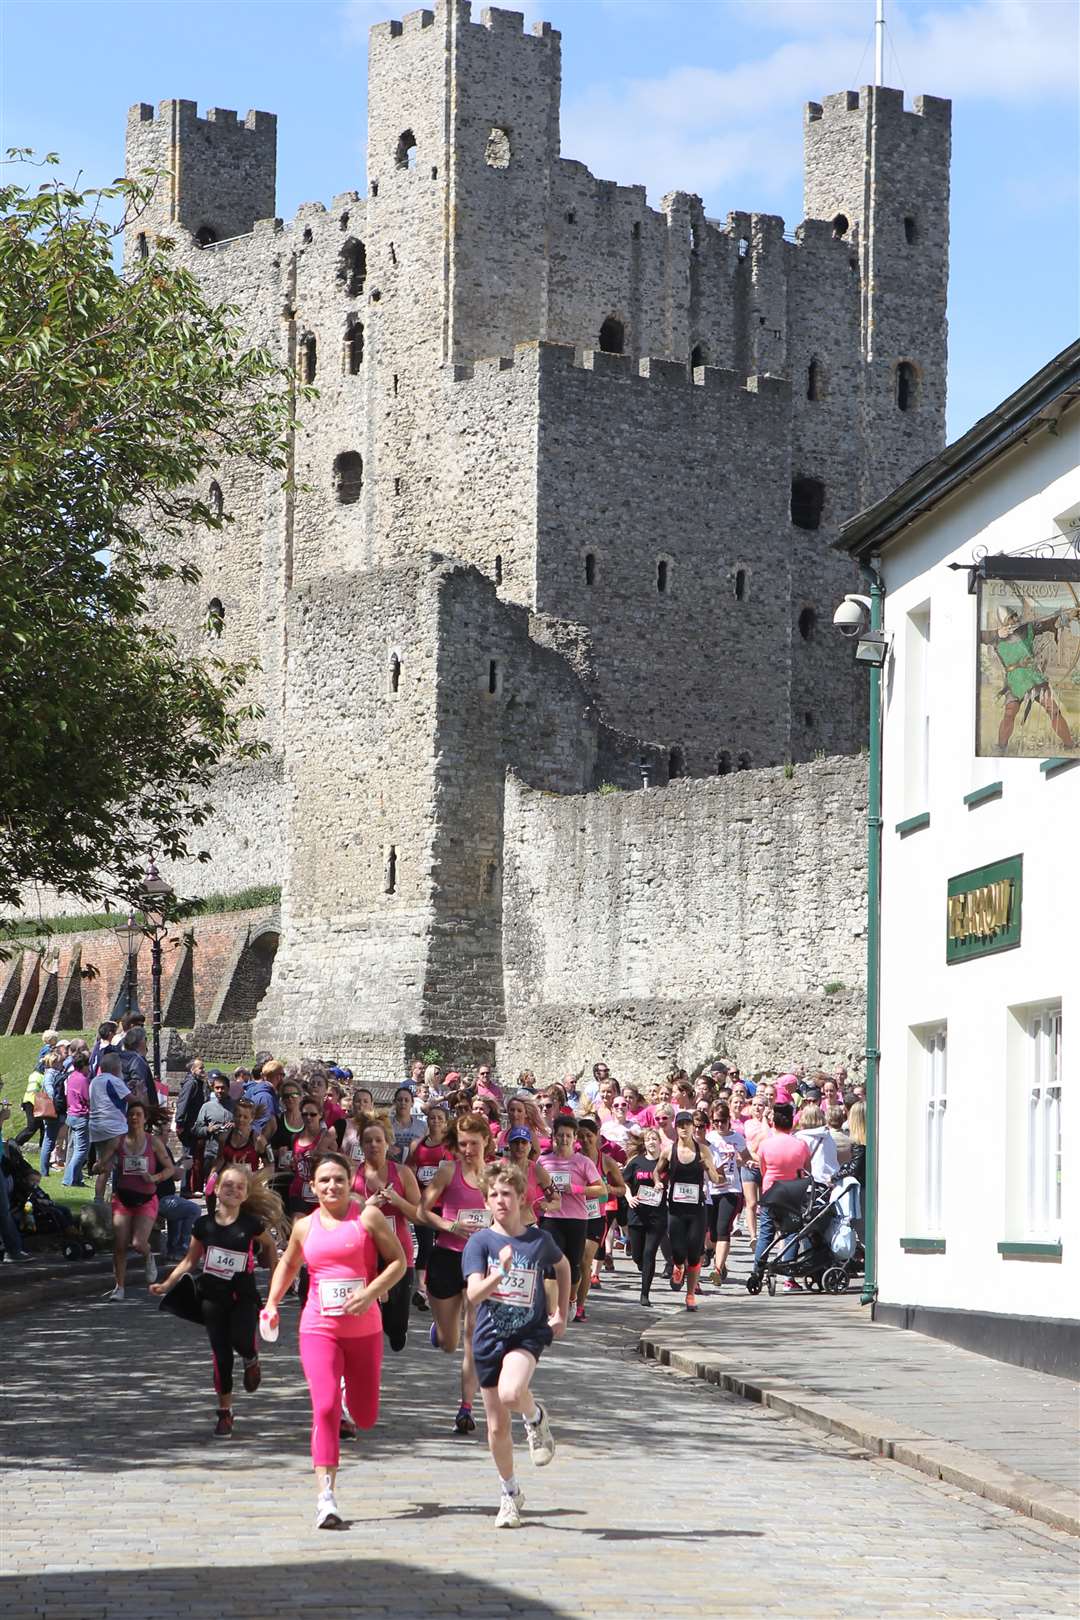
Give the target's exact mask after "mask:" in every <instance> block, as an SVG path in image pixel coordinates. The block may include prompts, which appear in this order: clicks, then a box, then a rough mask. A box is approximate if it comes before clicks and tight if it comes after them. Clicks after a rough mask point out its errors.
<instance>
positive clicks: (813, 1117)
mask: <svg viewBox="0 0 1080 1620" xmlns="http://www.w3.org/2000/svg"><path fill="white" fill-rule="evenodd" d="M795 1135H796V1136H797V1137H798V1138H799V1140H800V1142H805V1143H806V1145H807V1147H808V1148H809V1149H810V1174H811V1175H812V1176H813V1178H814V1180H815V1181H831V1180H832V1178H833V1177H834V1176H835V1175H836V1172H837V1171H838V1170H839V1168H840V1160H839V1158H838V1156H837V1152H836V1143H835V1142H834V1141H833V1137H832V1132H831V1131H830V1130H829V1127H828V1126H827V1125H826V1123H825V1115H824V1114H823V1113H822V1112H821V1109H820V1108H819V1107H818V1105H817V1103H807V1104H806V1106H805V1107H804V1108H802V1109H800V1111H799V1129H798V1130H797V1131H796V1132H795Z"/></svg>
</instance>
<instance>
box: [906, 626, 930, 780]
mask: <svg viewBox="0 0 1080 1620" xmlns="http://www.w3.org/2000/svg"><path fill="white" fill-rule="evenodd" d="M930 637H931V613H930V603H929V602H923V603H922V605H921V606H920V607H917V608H914V609H913V610H912V611H911V612H910V613H909V614H908V616H907V634H906V637H905V657H906V659H907V671H906V676H905V693H906V697H905V702H906V708H907V713H906V716H905V725H904V729H905V733H906V746H905V755H906V761H905V771H904V777H905V783H906V789H907V791H906V796H905V798H906V803H907V807H908V809H909V810H912V811H923V810H927V809H929V806H930V700H931V692H932V688H931V685H930V646H931V639H930Z"/></svg>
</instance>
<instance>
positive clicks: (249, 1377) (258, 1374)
mask: <svg viewBox="0 0 1080 1620" xmlns="http://www.w3.org/2000/svg"><path fill="white" fill-rule="evenodd" d="M261 1383H262V1366H261V1365H260V1362H259V1358H258V1356H252V1358H251V1360H250V1361H245V1362H244V1388H245V1389H246V1390H247V1392H248V1394H249V1395H254V1393H255V1391H256V1390H257V1389H258V1387H259V1385H260V1384H261Z"/></svg>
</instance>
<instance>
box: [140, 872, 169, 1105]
mask: <svg viewBox="0 0 1080 1620" xmlns="http://www.w3.org/2000/svg"><path fill="white" fill-rule="evenodd" d="M172 898H173V890H172V887H171V885H170V884H169V883H167V882H166V880H165V879H164V878H163V877H162V876H161V874H160V872H159V871H158V869H157V866H156V865H155V864H154V862H153V861H151V862H150V865H149V866H148V867H147V869H146V876H145V878H144V879H143V893H142V901H143V906H142V909H143V926H142V928H141V930H140V932H142V933H143V934H145V935H146V937H147V939H148V940H149V941H150V979H151V983H152V986H153V1008H154V1013H153V1017H154V1025H153V1028H154V1083H155V1085H160V1084H161V943H162V940H164V939H165V937H166V935H167V934H168V932H169V925H168V922H167V920H166V913H167V912H168V909H169V901H170V900H171V899H172Z"/></svg>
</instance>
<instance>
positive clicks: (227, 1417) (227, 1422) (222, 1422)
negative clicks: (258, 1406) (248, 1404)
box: [214, 1408, 233, 1440]
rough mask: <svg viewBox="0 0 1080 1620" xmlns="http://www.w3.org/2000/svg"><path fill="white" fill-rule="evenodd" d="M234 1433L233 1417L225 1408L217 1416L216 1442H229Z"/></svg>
mask: <svg viewBox="0 0 1080 1620" xmlns="http://www.w3.org/2000/svg"><path fill="white" fill-rule="evenodd" d="M232 1431H233V1415H232V1413H231V1412H226V1411H225V1410H224V1408H222V1410H221V1411H220V1412H219V1413H218V1415H217V1428H216V1429H215V1430H214V1439H215V1440H228V1439H229V1438H230V1436H231V1435H232Z"/></svg>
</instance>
